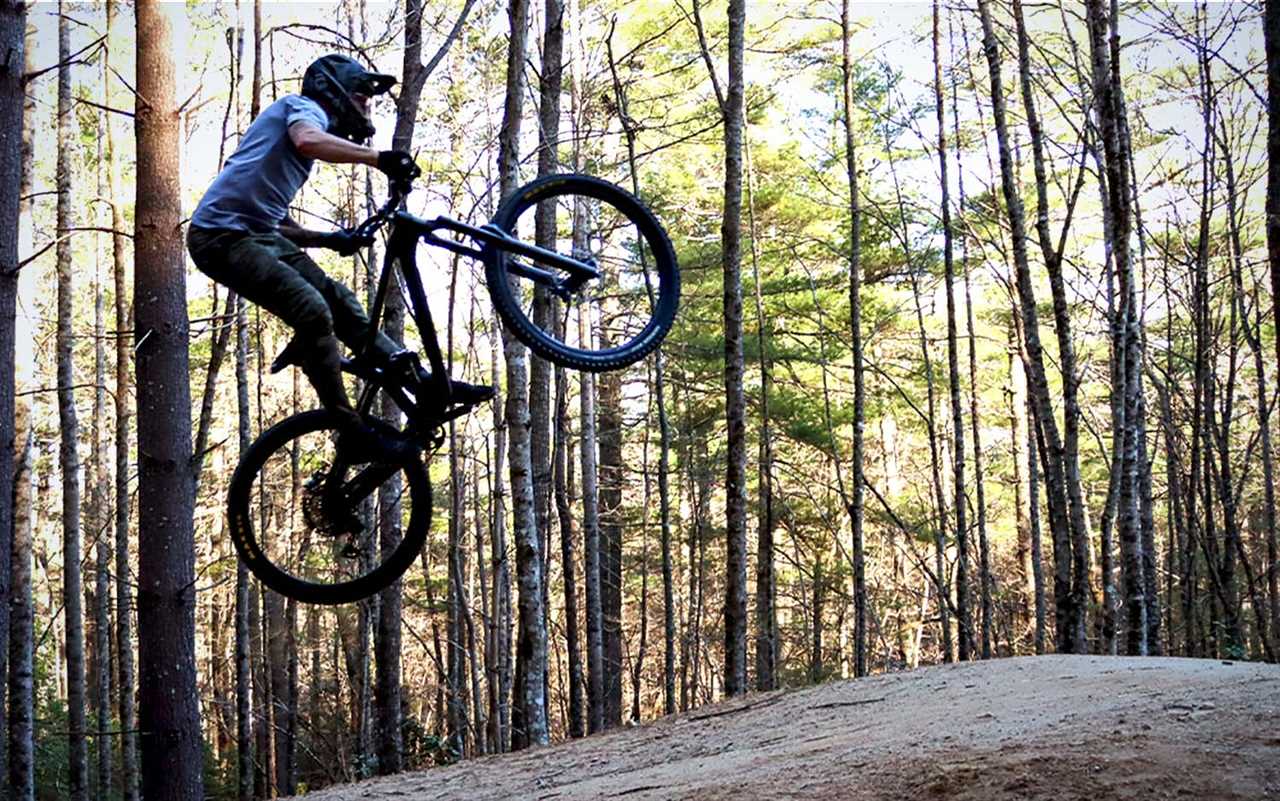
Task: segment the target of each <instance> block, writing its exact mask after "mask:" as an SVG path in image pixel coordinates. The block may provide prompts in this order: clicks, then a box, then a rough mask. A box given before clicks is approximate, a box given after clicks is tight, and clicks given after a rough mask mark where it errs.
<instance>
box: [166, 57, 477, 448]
mask: <svg viewBox="0 0 1280 801" xmlns="http://www.w3.org/2000/svg"><path fill="white" fill-rule="evenodd" d="M395 82H396V80H395V78H393V77H391V76H390V75H381V74H379V73H374V72H369V71H367V70H365V69H364V67H362V66H361V65H360V63H359V62H357V61H356V60H355V59H352V58H349V57H347V56H343V55H338V54H332V55H327V56H324V57H322V58H319V59H317V60H316V61H314V62H313V63H312V64H311V66H309V67H307V71H306V73H305V74H304V76H303V79H302V94H300V95H286V96H284V97H282V98H280V99H279V100H277V101H276V102H275V103H272V104H271V105H270V106H268V107H267V108H266V109H265V110H263V112H262V113H261V114H259V115H258V118H257V119H256V120H254V121H253V124H252V125H250V126H249V130H247V131H245V133H244V137H243V138H242V139H241V140H240V145H239V147H237V148H236V151H235V153H233V154H232V155H231V157H230V158H229V159H227V162H226V164H225V165H224V166H223V168H222V172H220V173H219V174H218V177H217V178H216V179H214V182H213V184H212V185H211V186H210V187H209V189H208V191H207V192H205V195H204V197H203V198H202V199H201V200H200V204H199V205H198V206H197V207H196V211H195V213H194V214H193V215H192V217H191V225H190V228H189V230H188V234H187V247H188V249H189V250H190V252H191V257H192V259H194V260H195V263H196V266H197V267H199V268H200V270H201V271H202V272H203V273H204V274H205V275H207V276H209V277H210V278H211V279H213V280H214V281H217V282H218V283H220V284H223V285H224V286H227V287H230V288H231V289H233V290H235V291H236V292H237V293H238V294H239V295H240V296H241V297H244V298H246V299H248V300H250V301H252V302H254V303H257V304H258V305H259V306H261V307H263V308H264V309H266V310H268V311H270V312H271V313H273V314H275V315H276V316H277V317H279V318H281V319H282V320H284V321H285V322H286V323H288V324H289V325H290V326H292V327H293V329H294V332H295V336H294V340H293V342H292V343H291V344H290V353H291V355H296V358H297V361H298V362H299V363H300V364H301V366H302V371H303V373H304V374H305V375H306V376H307V378H308V380H310V382H311V385H312V386H313V387H314V388H315V391H316V395H317V396H319V398H320V402H321V403H322V404H323V405H324V406H325V408H326V409H328V410H330V411H331V412H333V413H335V414H336V415H338V416H339V418H340V420H341V423H340V426H339V437H338V443H339V447H340V448H343V449H344V450H345V451H346V452H347V455H348V456H349V457H353V458H354V459H355V460H358V461H372V460H377V461H396V460H400V459H404V458H408V457H410V456H412V455H413V454H414V453H416V449H414V448H413V447H412V446H411V445H410V444H409V443H407V442H404V441H401V440H399V439H398V438H396V437H395V436H393V435H390V434H389V433H387V432H384V431H382V430H380V429H375V428H372V427H371V426H370V424H369V423H368V422H367V421H365V420H362V419H361V418H360V415H359V414H358V413H357V412H356V410H355V409H354V408H352V406H351V402H350V400H349V399H348V397H347V391H346V387H345V386H344V384H343V380H342V371H341V369H340V365H341V350H340V347H339V341H341V342H343V343H346V345H347V346H348V347H351V348H353V349H355V348H358V347H363V346H364V344H365V343H366V342H367V341H368V339H367V337H368V333H369V318H368V317H367V316H366V315H365V312H364V309H363V308H362V307H361V306H360V302H359V301H358V300H356V297H355V295H354V294H353V293H352V292H351V290H350V289H348V288H347V287H346V286H344V285H343V284H341V283H339V282H337V281H334V280H333V279H331V278H329V277H328V276H327V275H325V274H324V272H323V271H322V270H321V269H320V268H319V267H318V266H317V265H316V263H315V262H314V261H312V260H311V258H310V257H309V256H307V255H306V254H305V253H304V252H303V251H302V250H301V248H308V247H323V248H329V249H331V250H335V251H337V252H338V253H340V254H342V255H344V256H349V255H351V254H352V253H354V252H355V251H356V250H358V249H359V248H361V247H364V246H366V245H368V244H369V243H370V241H371V240H369V239H367V238H363V237H358V236H356V235H354V234H352V233H351V232H349V231H343V230H339V231H332V232H318V231H309V230H307V229H305V228H302V227H301V226H299V225H298V224H297V223H296V222H294V221H293V220H292V219H291V218H290V217H289V215H288V211H289V204H290V203H291V202H292V201H293V198H294V196H295V195H296V194H297V192H298V190H299V189H300V188H301V187H302V185H303V184H304V183H305V182H306V180H307V177H308V176H309V174H310V172H311V165H312V163H313V162H314V161H315V160H316V159H318V160H320V161H325V162H329V163H331V164H366V165H369V166H371V167H376V168H378V169H379V170H381V171H382V172H384V173H386V174H387V176H389V177H390V178H391V179H393V180H412V179H413V178H415V177H417V176H418V174H419V170H418V167H417V165H415V164H414V162H413V158H412V157H411V156H410V155H409V154H408V153H405V152H403V151H399V150H383V151H378V150H374V149H373V148H369V147H365V146H364V145H363V144H361V143H362V142H364V141H366V140H368V139H369V138H370V137H371V136H373V132H374V131H373V125H372V124H370V122H369V117H368V103H369V98H370V97H372V96H374V95H380V94H383V93H384V92H386V91H387V90H388V89H390V88H391V87H392V86H393V85H394V84H395ZM373 350H374V353H373V354H372V356H373V359H374V360H375V362H378V361H381V362H382V363H385V362H386V360H388V359H389V358H390V357H391V355H392V354H394V353H396V352H397V351H399V350H400V347H399V346H398V345H396V344H395V343H394V342H392V341H391V339H390V338H388V337H387V336H386V335H385V334H383V333H381V332H378V333H377V336H376V339H375V340H374V344H373ZM492 395H493V390H492V389H490V388H489V387H485V386H476V385H472V384H467V383H465V382H461V381H454V382H453V396H452V400H454V401H456V402H458V403H468V404H476V403H480V402H482V401H484V400H487V399H488V398H490V397H492Z"/></svg>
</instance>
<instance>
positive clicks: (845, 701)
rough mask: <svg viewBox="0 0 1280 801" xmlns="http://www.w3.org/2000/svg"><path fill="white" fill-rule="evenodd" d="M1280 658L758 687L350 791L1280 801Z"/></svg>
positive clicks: (341, 798) (1000, 666)
mask: <svg viewBox="0 0 1280 801" xmlns="http://www.w3.org/2000/svg"><path fill="white" fill-rule="evenodd" d="M1277 720H1280V666H1276V665H1265V664H1259V663H1251V662H1224V661H1222V660H1207V659H1206V660H1200V659H1180V658H1163V657H1154V658H1139V657H1106V656H1042V657H1020V658H1015V659H998V660H992V661H988V662H971V663H964V664H952V665H941V666H936V667H930V668H924V669H920V670H916V671H911V672H904V673H892V674H885V675H880V676H873V677H870V678H866V679H860V680H857V681H833V682H829V683H827V684H823V685H819V686H817V687H809V688H805V689H800V690H782V691H778V692H774V693H766V694H760V695H748V696H745V697H742V698H737V699H734V700H732V701H728V702H725V703H722V704H717V705H714V706H708V707H703V708H699V709H696V710H692V711H690V712H687V713H684V714H681V715H677V716H674V717H672V718H667V719H663V720H659V721H656V722H654V723H650V724H645V725H641V726H636V727H623V728H620V729H616V730H614V731H611V732H608V733H605V734H603V735H597V736H593V737H590V738H587V739H585V740H577V741H573V742H568V743H562V744H559V745H555V746H552V747H549V748H543V749H539V750H535V751H525V752H520V753H516V754H507V755H501V756H491V757H483V758H479V759H470V760H466V761H464V762H462V763H459V764H457V765H453V766H450V767H447V768H438V769H434V770H429V771H424V772H420V773H414V774H403V775H399V776H392V777H386V778H382V779H376V780H371V781H367V782H362V783H360V784H356V785H345V786H341V787H331V788H328V789H326V790H324V791H321V792H318V793H314V794H310V795H308V796H306V798H307V799H308V801H355V800H356V799H362V800H365V799H374V801H377V799H384V798H385V799H393V798H403V797H409V798H436V799H439V798H448V799H507V798H510V799H516V798H519V799H556V801H561V800H562V799H602V798H626V799H628V800H630V799H699V800H704V799H765V798H795V799H879V798H886V799H888V798H921V799H931V798H948V799H952V798H956V799H975V800H976V799H996V800H997V801H1002V800H1003V799H1010V800H1011V799H1046V801H1047V799H1055V800H1061V799H1080V800H1081V801H1085V799H1088V800H1089V801H1095V800H1096V799H1143V798H1152V799H1155V798H1194V799H1242V800H1243V799H1263V798H1269V797H1280V730H1278V729H1277V728H1276V721H1277Z"/></svg>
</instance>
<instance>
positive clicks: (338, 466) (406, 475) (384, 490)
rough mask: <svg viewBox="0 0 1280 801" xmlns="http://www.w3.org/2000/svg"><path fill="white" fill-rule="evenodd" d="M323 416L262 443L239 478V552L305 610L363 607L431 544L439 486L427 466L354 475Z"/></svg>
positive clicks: (274, 431)
mask: <svg viewBox="0 0 1280 801" xmlns="http://www.w3.org/2000/svg"><path fill="white" fill-rule="evenodd" d="M335 427H336V420H335V419H334V417H333V416H332V415H330V414H329V413H328V412H326V411H323V410H317V411H311V412H303V413H302V414H297V415H294V416H293V417H289V418H287V419H285V420H282V421H280V422H279V423H277V424H276V425H274V426H272V427H271V428H269V429H268V430H267V431H266V432H264V433H263V434H262V436H260V437H258V439H256V440H254V442H253V444H252V445H250V446H249V448H248V450H246V451H245V453H244V456H243V457H242V458H241V459H240V464H239V465H238V466H237V467H236V471H235V474H234V475H233V476H232V478H231V488H230V491H229V492H228V499H227V506H228V520H229V521H230V529H231V538H232V542H234V543H235V547H236V551H238V552H239V554H240V558H241V559H243V560H244V562H245V565H246V566H247V567H248V568H249V570H250V571H251V572H252V573H253V574H254V575H255V576H257V577H258V579H259V580H260V581H261V582H262V583H263V584H265V585H266V586H268V587H270V588H271V589H273V590H275V591H276V592H278V593H280V594H281V595H284V596H286V597H288V598H293V599H295V600H298V601H303V602H306V603H317V604H341V603H349V602H351V601H358V600H360V599H361V598H366V597H368V596H370V595H373V594H374V593H376V592H378V591H379V590H381V589H384V588H385V587H388V586H390V585H391V584H392V583H393V582H394V581H395V580H396V579H397V578H399V577H400V576H401V575H403V574H404V572H405V571H406V570H408V569H409V567H410V566H411V565H412V564H413V560H414V558H415V557H416V556H417V555H418V553H419V552H420V551H421V550H422V544H423V542H425V541H426V536H427V525H428V522H429V521H430V518H431V485H430V483H429V481H428V478H427V471H426V468H425V467H424V466H423V464H422V462H421V461H419V460H416V459H415V460H413V461H412V462H407V463H405V464H401V465H381V464H362V465H356V466H346V465H343V464H342V463H341V461H340V460H339V459H338V458H337V453H336V448H335V445H334V440H335V436H334V435H335Z"/></svg>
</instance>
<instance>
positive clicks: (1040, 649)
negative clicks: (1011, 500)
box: [1027, 399, 1047, 654]
mask: <svg viewBox="0 0 1280 801" xmlns="http://www.w3.org/2000/svg"><path fill="white" fill-rule="evenodd" d="M1030 406H1031V402H1030V399H1028V401H1027V419H1028V420H1029V421H1034V420H1035V416H1034V415H1033V414H1032V412H1031V408H1030ZM1037 428H1038V424H1037V423H1035V422H1031V423H1030V425H1028V426H1027V475H1028V476H1029V480H1028V483H1029V486H1030V498H1031V515H1030V516H1031V571H1032V577H1033V579H1034V581H1035V589H1036V653H1037V654H1043V653H1044V652H1045V641H1046V640H1047V637H1046V636H1045V629H1046V628H1047V626H1046V619H1045V618H1046V615H1045V597H1044V571H1043V568H1042V567H1041V565H1042V564H1043V562H1042V561H1041V560H1040V473H1039V469H1038V466H1037V464H1036V451H1037V448H1036V439H1037V431H1036V429H1037Z"/></svg>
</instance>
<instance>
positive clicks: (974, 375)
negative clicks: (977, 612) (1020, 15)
mask: <svg viewBox="0 0 1280 801" xmlns="http://www.w3.org/2000/svg"><path fill="white" fill-rule="evenodd" d="M961 26H962V32H963V22H962V23H961ZM947 33H948V38H949V39H950V40H951V51H952V56H951V60H952V62H953V63H954V62H955V60H956V59H955V35H954V32H953V30H952V26H951V18H950V17H948V21H947ZM965 43H966V52H967V50H968V36H967V34H965ZM957 72H958V71H957V70H956V69H955V67H954V66H953V67H952V72H951V118H952V124H953V131H954V133H955V141H956V145H955V154H956V182H957V188H958V189H959V193H960V195H959V206H958V210H959V216H960V217H961V219H963V217H964V214H965V209H966V206H967V203H968V198H967V197H966V196H965V191H964V165H963V163H962V161H961V158H960V153H961V149H962V146H963V144H964V140H963V139H961V137H960V98H959V90H958V88H957V84H958V83H959V81H958V78H957ZM960 252H961V256H960V261H961V263H962V264H963V265H964V304H965V315H966V321H967V323H968V329H967V334H968V340H969V423H970V425H971V426H972V430H973V482H974V487H975V489H976V491H977V515H978V520H977V524H978V573H979V575H978V581H979V587H980V593H981V600H982V658H983V659H990V658H991V654H992V651H991V640H992V630H993V628H994V620H993V617H994V609H993V606H992V598H991V591H992V583H993V578H992V575H991V550H990V548H989V545H988V542H987V500H986V492H985V487H984V482H983V462H982V435H981V430H982V426H981V421H980V418H979V415H978V348H977V341H976V334H975V327H974V324H973V296H972V292H971V289H970V281H969V266H970V264H969V245H968V239H967V237H965V236H964V235H963V234H962V235H961V237H960ZM1014 461H1015V473H1016V472H1018V462H1019V461H1020V460H1017V459H1015V460H1014ZM1021 489H1022V488H1021V486H1017V487H1016V488H1015V495H1016V494H1018V493H1019V492H1021ZM1018 507H1019V510H1020V509H1021V504H1018Z"/></svg>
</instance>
